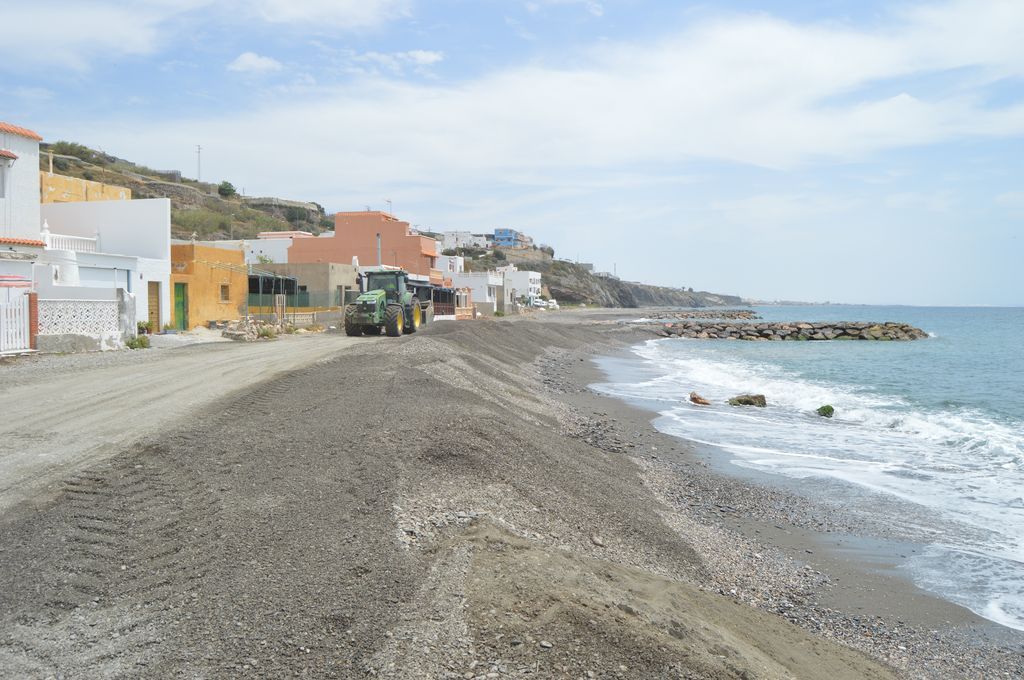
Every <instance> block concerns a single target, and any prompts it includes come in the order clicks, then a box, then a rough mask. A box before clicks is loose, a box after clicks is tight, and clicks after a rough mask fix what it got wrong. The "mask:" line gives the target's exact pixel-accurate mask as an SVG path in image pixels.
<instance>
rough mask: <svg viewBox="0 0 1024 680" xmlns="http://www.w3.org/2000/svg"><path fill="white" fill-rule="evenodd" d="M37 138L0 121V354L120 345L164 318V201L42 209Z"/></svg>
mask: <svg viewBox="0 0 1024 680" xmlns="http://www.w3.org/2000/svg"><path fill="white" fill-rule="evenodd" d="M41 139H42V138H41V137H40V136H39V135H38V134H37V133H35V132H33V131H31V130H29V129H27V128H23V127H20V126H17V125H12V124H10V123H3V122H0V168H2V170H0V352H4V353H11V352H24V351H31V350H35V349H38V350H42V351H83V350H97V349H116V348H120V347H123V346H124V344H125V342H126V341H127V340H128V339H129V338H131V337H134V336H135V334H136V324H137V322H140V321H150V322H153V325H154V326H155V327H156V328H159V327H160V325H161V322H162V321H163V320H169V319H170V293H169V290H168V288H169V281H170V269H171V263H170V224H171V222H170V201H169V200H167V199H151V200H141V201H95V202H92V201H90V202H75V203H52V204H45V205H42V204H41V202H40V182H39V142H40V141H41Z"/></svg>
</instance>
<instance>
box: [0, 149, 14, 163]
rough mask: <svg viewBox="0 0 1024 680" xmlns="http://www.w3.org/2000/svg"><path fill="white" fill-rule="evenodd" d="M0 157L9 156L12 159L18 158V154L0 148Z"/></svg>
mask: <svg viewBox="0 0 1024 680" xmlns="http://www.w3.org/2000/svg"><path fill="white" fill-rule="evenodd" d="M0 158H10V159H11V160H12V161H16V160H18V154H16V153H14V152H13V151H8V150H7V149H0Z"/></svg>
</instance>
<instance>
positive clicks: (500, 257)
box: [494, 248, 505, 260]
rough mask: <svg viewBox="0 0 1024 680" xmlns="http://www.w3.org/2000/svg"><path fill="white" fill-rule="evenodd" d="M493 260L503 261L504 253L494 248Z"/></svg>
mask: <svg viewBox="0 0 1024 680" xmlns="http://www.w3.org/2000/svg"><path fill="white" fill-rule="evenodd" d="M494 259H495V260H504V259H505V253H503V252H501V251H500V250H498V249H497V248H495V249H494Z"/></svg>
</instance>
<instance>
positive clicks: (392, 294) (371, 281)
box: [364, 270, 406, 302]
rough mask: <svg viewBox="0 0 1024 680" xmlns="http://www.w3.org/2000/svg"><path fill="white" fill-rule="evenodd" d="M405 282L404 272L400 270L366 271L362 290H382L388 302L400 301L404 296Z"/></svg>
mask: <svg viewBox="0 0 1024 680" xmlns="http://www.w3.org/2000/svg"><path fill="white" fill-rule="evenodd" d="M405 282H406V273H405V272H404V271H401V270H395V271H379V272H368V273H367V274H366V280H365V288H364V290H365V291H366V292H370V291H374V290H382V291H384V296H385V298H387V301H388V302H401V301H402V298H403V297H404V296H405V290H406V285H405Z"/></svg>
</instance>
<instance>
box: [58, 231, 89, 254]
mask: <svg viewBox="0 0 1024 680" xmlns="http://www.w3.org/2000/svg"><path fill="white" fill-rule="evenodd" d="M44 237H45V240H46V247H47V248H48V249H50V250H71V251H74V252H76V253H95V252H96V251H97V250H98V247H97V242H98V241H99V239H97V238H88V237H85V236H66V235H64V234H44Z"/></svg>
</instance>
